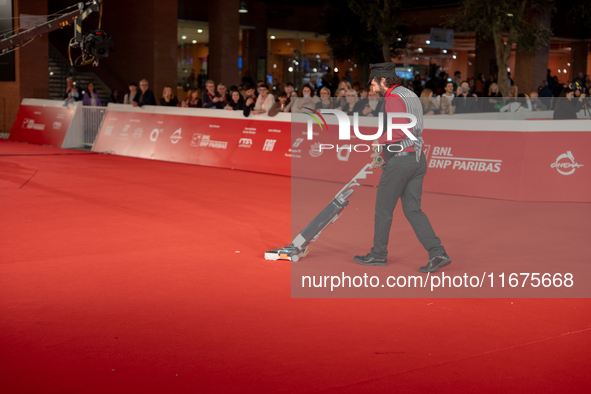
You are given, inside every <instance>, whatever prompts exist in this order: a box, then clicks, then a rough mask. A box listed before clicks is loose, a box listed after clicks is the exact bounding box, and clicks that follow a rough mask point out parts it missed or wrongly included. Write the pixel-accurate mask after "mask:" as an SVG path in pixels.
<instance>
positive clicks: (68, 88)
mask: <svg viewBox="0 0 591 394" xmlns="http://www.w3.org/2000/svg"><path fill="white" fill-rule="evenodd" d="M75 87H76V84H75V83H74V78H72V77H68V78H66V93H65V94H64V100H69V99H70V98H71V96H70V92H71V91H72V89H73V88H75ZM76 92H78V88H76ZM78 96H80V94H78ZM81 99H82V97H79V98H77V99H76V101H78V100H81Z"/></svg>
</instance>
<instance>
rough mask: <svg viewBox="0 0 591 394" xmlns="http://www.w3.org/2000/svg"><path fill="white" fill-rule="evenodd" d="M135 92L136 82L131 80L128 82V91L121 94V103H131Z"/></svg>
mask: <svg viewBox="0 0 591 394" xmlns="http://www.w3.org/2000/svg"><path fill="white" fill-rule="evenodd" d="M136 94H137V83H135V82H132V83H130V84H129V93H126V94H125V96H123V104H129V105H131V104H133V98H134V97H135V95H136Z"/></svg>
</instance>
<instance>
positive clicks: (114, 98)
mask: <svg viewBox="0 0 591 394" xmlns="http://www.w3.org/2000/svg"><path fill="white" fill-rule="evenodd" d="M120 101H121V100H120V99H119V91H118V90H117V89H113V90H111V95H110V96H109V103H115V104H119V102H120Z"/></svg>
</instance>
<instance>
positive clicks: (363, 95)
mask: <svg viewBox="0 0 591 394" xmlns="http://www.w3.org/2000/svg"><path fill="white" fill-rule="evenodd" d="M368 93H369V90H368V89H367V88H360V89H359V97H360V98H362V99H364V98H367V94H368Z"/></svg>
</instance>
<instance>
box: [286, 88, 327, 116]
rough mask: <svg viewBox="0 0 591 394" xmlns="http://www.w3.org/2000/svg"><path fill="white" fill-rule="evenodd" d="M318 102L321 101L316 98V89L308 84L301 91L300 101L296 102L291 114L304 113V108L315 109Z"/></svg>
mask: <svg viewBox="0 0 591 394" xmlns="http://www.w3.org/2000/svg"><path fill="white" fill-rule="evenodd" d="M318 101H320V100H319V99H318V97H316V95H315V92H314V89H312V87H311V86H310V85H308V84H306V85H304V86H302V88H301V89H300V99H299V100H296V103H295V104H292V106H291V112H302V110H303V108H304V107H312V108H314V107H316V103H318Z"/></svg>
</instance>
